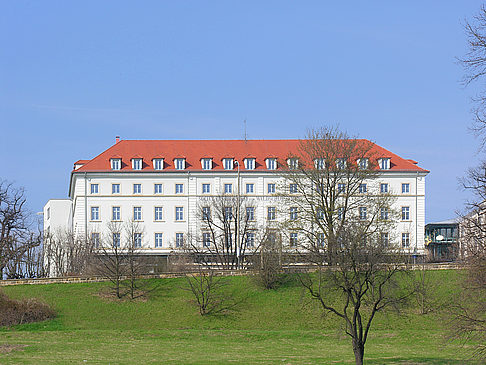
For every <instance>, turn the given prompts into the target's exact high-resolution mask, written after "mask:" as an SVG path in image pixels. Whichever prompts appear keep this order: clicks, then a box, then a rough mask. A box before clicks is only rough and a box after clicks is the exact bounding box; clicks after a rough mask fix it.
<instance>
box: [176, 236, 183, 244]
mask: <svg viewBox="0 0 486 365" xmlns="http://www.w3.org/2000/svg"><path fill="white" fill-rule="evenodd" d="M182 246H184V233H176V247H182Z"/></svg>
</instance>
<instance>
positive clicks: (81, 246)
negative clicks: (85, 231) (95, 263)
mask: <svg viewBox="0 0 486 365" xmlns="http://www.w3.org/2000/svg"><path fill="white" fill-rule="evenodd" d="M43 257H44V269H45V271H46V273H47V274H48V275H50V276H66V275H83V274H85V273H86V270H87V269H88V266H89V264H90V263H91V261H92V258H93V242H91V241H90V240H87V241H86V240H85V239H84V238H83V237H79V236H76V235H75V234H74V232H72V231H71V230H68V229H58V230H56V231H54V232H45V233H44V239H43Z"/></svg>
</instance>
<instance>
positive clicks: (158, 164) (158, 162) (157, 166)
mask: <svg viewBox="0 0 486 365" xmlns="http://www.w3.org/2000/svg"><path fill="white" fill-rule="evenodd" d="M152 162H153V164H154V170H163V169H164V159H163V158H154V159H153V160H152Z"/></svg>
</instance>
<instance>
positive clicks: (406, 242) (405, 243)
mask: <svg viewBox="0 0 486 365" xmlns="http://www.w3.org/2000/svg"><path fill="white" fill-rule="evenodd" d="M402 247H410V233H402Z"/></svg>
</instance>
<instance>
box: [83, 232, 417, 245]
mask: <svg viewBox="0 0 486 365" xmlns="http://www.w3.org/2000/svg"><path fill="white" fill-rule="evenodd" d="M289 236H290V237H289V238H290V240H289V243H290V246H291V247H295V246H297V245H298V244H299V234H298V232H291V233H290V235H289ZM269 239H272V237H269ZM274 239H275V237H274ZM381 241H382V243H383V244H384V245H385V246H388V245H389V234H388V233H387V232H383V233H381ZM91 242H92V244H93V246H94V247H95V248H99V247H100V234H99V233H91ZM211 242H212V240H211V234H210V233H209V232H203V234H202V245H203V246H204V247H210V246H211ZM245 243H246V246H247V247H248V248H253V247H255V233H254V232H247V233H246V234H245ZM132 244H133V246H134V247H136V248H141V247H142V233H134V235H133V243H132ZM317 244H318V245H319V246H322V247H324V246H325V236H324V233H319V234H318V236H317ZM401 244H402V247H404V248H406V247H410V233H408V232H406V233H402V240H401ZM112 245H113V247H114V248H117V247H120V246H121V235H120V233H112ZM154 245H155V248H162V247H163V233H161V232H157V233H154ZM183 245H184V233H182V232H178V233H176V234H175V247H176V248H180V247H182V246H183Z"/></svg>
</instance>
